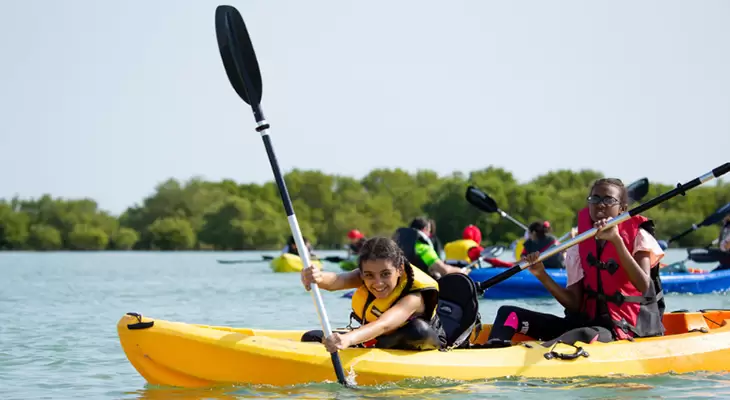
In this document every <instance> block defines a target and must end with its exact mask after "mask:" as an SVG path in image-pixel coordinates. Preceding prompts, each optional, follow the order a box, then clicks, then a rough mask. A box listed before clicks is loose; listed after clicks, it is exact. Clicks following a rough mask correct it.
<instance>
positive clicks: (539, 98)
mask: <svg viewBox="0 0 730 400" xmlns="http://www.w3.org/2000/svg"><path fill="white" fill-rule="evenodd" d="M218 4H220V3H218V2H214V1H192V0H176V1H172V0H169V1H150V2H143V1H136V2H131V1H123V2H122V1H118V2H117V1H91V0H73V1H21V0H5V1H2V2H0V51H2V62H0V82H1V83H2V85H1V87H0V171H2V173H1V174H0V198H2V197H4V198H9V197H11V196H13V195H16V194H17V195H20V196H21V197H26V198H27V197H37V196H40V195H41V194H43V193H50V194H52V195H54V196H63V197H91V198H93V199H96V200H97V201H98V202H99V203H100V205H101V207H102V208H104V209H107V210H110V211H112V212H114V213H120V212H122V211H123V210H124V209H125V208H126V207H128V206H131V205H133V204H134V203H136V202H140V201H141V200H142V199H143V198H144V197H145V196H147V195H149V194H150V193H151V192H152V190H153V188H154V186H155V185H156V184H157V183H159V182H161V181H163V180H165V179H167V178H170V177H175V178H178V179H182V180H184V179H188V178H190V177H192V176H195V175H198V176H202V177H204V178H206V179H211V180H218V179H222V178H231V179H234V180H236V181H239V182H259V183H260V182H264V181H267V180H271V179H273V176H272V173H271V169H270V167H269V164H268V161H267V158H266V154H265V151H264V148H263V144H262V143H261V138H260V136H259V135H258V134H257V133H256V132H255V131H254V126H255V125H254V121H253V117H252V115H251V113H250V109H248V108H247V107H245V104H244V103H243V102H241V101H240V100H239V99H238V98H237V97H236V95H235V93H234V91H233V90H232V88H231V87H230V85H229V83H228V81H227V78H226V75H225V73H224V71H223V68H222V65H221V61H220V56H219V54H218V49H217V45H216V38H215V29H214V12H215V7H216V6H217V5H218ZM227 4H231V5H234V6H236V7H237V8H238V9H239V10H240V11H241V13H242V14H243V17H244V19H245V20H246V22H247V25H248V27H249V31H250V33H251V36H252V38H253V42H254V46H255V48H256V52H257V53H258V56H259V63H260V65H261V69H262V75H263V81H264V95H263V109H264V111H265V113H266V116H267V119H268V120H269V121H270V123H271V125H272V130H271V134H272V138H273V141H274V146H275V150H276V152H277V155H278V157H279V161H280V163H281V167H282V169H284V170H285V171H288V170H291V169H292V168H295V167H296V168H302V169H321V170H323V171H325V172H328V173H340V174H345V175H350V176H354V177H362V176H363V175H364V174H366V173H367V172H368V171H369V170H371V169H373V168H376V167H388V168H394V167H401V168H405V169H407V170H409V171H415V170H416V169H419V168H429V169H433V170H436V171H438V172H439V173H441V174H448V173H451V172H452V171H456V170H459V171H464V172H467V171H471V170H475V169H480V168H484V167H486V166H488V165H495V166H499V167H503V168H506V169H508V170H510V171H512V172H513V173H514V174H515V175H516V176H517V178H518V179H519V180H521V181H526V180H529V179H531V178H533V177H535V176H537V175H539V174H541V173H544V172H546V171H548V170H551V169H557V168H570V169H579V168H594V169H598V170H600V171H603V172H604V173H605V174H607V175H611V176H617V177H620V178H623V179H625V180H627V181H629V180H633V179H637V178H640V177H643V176H647V177H648V178H649V179H650V180H651V181H655V182H664V183H676V182H678V181H686V180H688V179H691V178H693V177H695V176H697V175H699V174H701V173H704V172H707V171H708V170H709V169H711V168H713V167H715V166H717V165H720V164H722V163H723V162H726V161H728V160H730V73H729V71H730V51H728V39H730V24H729V23H728V17H730V2H728V1H676V0H675V1H641V2H635V1H615V2H595V1H578V0H576V1H551V2H547V1H537V0H535V1H521V2H512V1H501V2H496V1H482V0H472V1H458V0H453V1H448V2H445V1H438V2H437V1H432V0H428V1H425V0H420V1H416V0H411V1H367V2H365V1H359V2H355V1H347V0H329V1H324V0H312V1H301V0H290V1H268V0H267V1H256V2H254V1H232V2H230V3H227Z"/></svg>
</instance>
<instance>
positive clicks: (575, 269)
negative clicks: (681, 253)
mask: <svg viewBox="0 0 730 400" xmlns="http://www.w3.org/2000/svg"><path fill="white" fill-rule="evenodd" d="M589 240H590V239H589ZM640 251H648V252H649V259H650V263H651V265H656V263H658V262H659V260H661V259H662V257H664V251H663V250H662V248H661V247H659V243H658V242H657V241H656V239H654V236H651V235H650V234H649V232H647V231H645V230H643V229H639V234H638V235H636V239H635V240H634V252H633V254H632V255H635V254H636V253H638V252H640ZM565 272H566V274H567V275H568V283H567V286H570V285H572V284H574V283H577V282H579V281H580V280H581V279H583V267H581V265H580V252H579V250H578V246H573V247H571V248H569V249H568V250H566V251H565ZM567 286H566V287H567Z"/></svg>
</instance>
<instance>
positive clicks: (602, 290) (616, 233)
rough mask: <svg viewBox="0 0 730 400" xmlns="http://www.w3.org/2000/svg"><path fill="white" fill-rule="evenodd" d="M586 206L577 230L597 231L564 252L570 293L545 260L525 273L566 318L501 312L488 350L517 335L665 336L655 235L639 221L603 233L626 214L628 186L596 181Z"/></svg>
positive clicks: (585, 338)
mask: <svg viewBox="0 0 730 400" xmlns="http://www.w3.org/2000/svg"><path fill="white" fill-rule="evenodd" d="M587 202H588V207H587V208H584V209H582V210H581V211H580V212H579V213H578V231H579V233H583V232H585V231H588V230H590V229H592V228H594V227H595V228H597V229H599V232H598V234H597V235H596V236H595V237H593V238H589V239H586V240H584V241H583V242H581V243H579V244H578V245H577V246H573V247H571V248H569V249H568V250H567V251H566V259H565V265H566V273H567V275H568V282H567V288H563V287H561V286H559V285H558V284H557V283H555V281H554V280H553V279H552V278H551V277H550V275H548V274H547V273H546V272H545V266H544V265H543V263H542V262H540V263H536V264H533V265H531V266H530V267H528V268H529V270H530V272H531V273H532V274H533V275H534V276H535V277H537V279H539V280H540V282H541V283H542V284H543V285H544V286H545V287H546V288H547V289H548V291H549V292H550V293H551V294H552V295H553V296H554V297H555V299H557V301H558V302H559V303H560V304H561V305H563V306H564V307H565V310H566V317H565V318H561V317H558V316H555V315H550V314H543V313H538V312H535V311H531V310H526V309H522V308H519V307H514V306H502V307H500V308H499V310H498V311H497V317H496V319H495V321H494V325H493V328H492V331H491V332H490V335H489V339H488V341H487V345H486V347H503V346H509V345H510V340H511V338H512V336H513V335H514V334H515V333H517V332H519V333H522V334H525V335H528V336H530V337H532V338H534V339H537V340H548V341H551V340H552V341H555V340H562V341H564V342H567V343H574V342H575V341H576V340H580V341H583V342H585V343H591V342H593V341H596V340H598V341H601V342H609V341H612V340H621V339H629V338H633V337H648V336H661V335H663V333H664V326H663V325H662V317H663V313H664V301H663V300H662V296H663V293H662V292H661V282H660V281H659V279H658V277H659V273H658V264H659V260H660V259H661V258H662V257H663V256H664V252H663V251H662V250H661V248H660V247H659V244H658V243H657V241H656V239H655V238H654V237H653V230H654V225H653V223H652V222H651V221H650V220H647V219H646V218H645V217H643V216H640V215H637V216H634V217H632V218H630V219H629V220H627V221H624V222H623V223H621V224H619V225H618V226H613V227H611V228H608V229H602V228H603V227H604V226H605V225H606V221H607V220H608V219H609V218H614V217H616V216H618V215H619V214H621V213H622V212H624V211H626V210H627V209H628V195H627V192H626V187H625V186H624V185H623V183H622V182H621V181H620V180H618V179H612V178H604V179H599V180H597V181H596V182H595V183H594V184H593V186H592V187H591V190H590V192H589V196H588V198H587ZM538 257H539V253H538V252H533V253H530V254H528V255H527V256H525V257H524V259H525V260H527V261H529V262H534V261H535V260H537V258H538Z"/></svg>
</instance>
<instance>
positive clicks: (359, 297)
mask: <svg viewBox="0 0 730 400" xmlns="http://www.w3.org/2000/svg"><path fill="white" fill-rule="evenodd" d="M405 268H410V270H411V271H413V280H412V281H411V280H410V279H408V274H407V273H406V274H405V276H403V277H401V278H400V279H399V282H398V285H397V286H396V287H395V290H393V293H391V294H390V296H388V297H386V298H384V299H376V298H375V296H373V295H372V294H371V293H370V291H369V290H368V289H367V287H365V285H362V286H360V287H359V288H358V289H357V290H356V291H355V293H354V294H353V295H352V314H351V316H352V317H353V318H355V320H356V321H357V322H359V323H360V325H365V324H367V323H368V322H373V321H375V320H376V319H378V317H379V316H380V315H382V314H383V313H384V312H385V311H386V310H388V309H389V308H390V307H392V306H393V304H395V303H396V302H397V301H398V300H400V299H401V298H403V297H405V296H406V295H408V294H411V293H421V296H423V301H424V303H425V305H426V307H425V310H424V313H423V317H424V318H425V319H427V320H429V321H430V320H431V319H432V318H433V316H434V315H435V314H436V306H437V305H438V290H439V285H438V282H436V281H435V280H434V279H433V278H431V277H430V276H429V275H428V274H426V273H425V272H423V271H421V270H420V269H419V268H413V267H412V266H411V265H410V264H408V263H406V265H405ZM363 316H364V318H363ZM403 325H405V323H403Z"/></svg>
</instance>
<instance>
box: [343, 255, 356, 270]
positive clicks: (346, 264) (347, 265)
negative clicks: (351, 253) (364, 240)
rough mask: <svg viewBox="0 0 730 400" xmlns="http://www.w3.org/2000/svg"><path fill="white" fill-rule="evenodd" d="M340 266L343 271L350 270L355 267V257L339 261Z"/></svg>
mask: <svg viewBox="0 0 730 400" xmlns="http://www.w3.org/2000/svg"><path fill="white" fill-rule="evenodd" d="M340 268H341V269H342V270H343V271H352V270H354V269H357V257H353V258H348V259H347V260H344V261H340Z"/></svg>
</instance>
